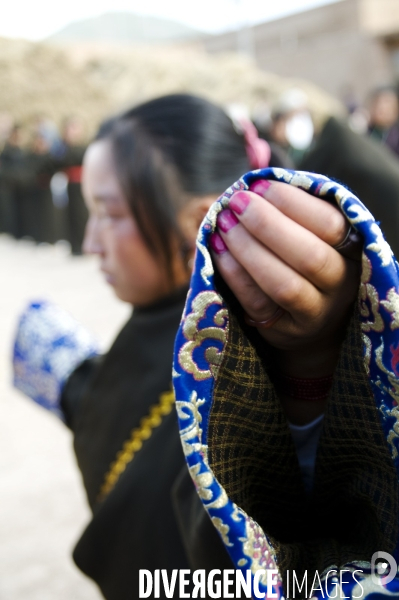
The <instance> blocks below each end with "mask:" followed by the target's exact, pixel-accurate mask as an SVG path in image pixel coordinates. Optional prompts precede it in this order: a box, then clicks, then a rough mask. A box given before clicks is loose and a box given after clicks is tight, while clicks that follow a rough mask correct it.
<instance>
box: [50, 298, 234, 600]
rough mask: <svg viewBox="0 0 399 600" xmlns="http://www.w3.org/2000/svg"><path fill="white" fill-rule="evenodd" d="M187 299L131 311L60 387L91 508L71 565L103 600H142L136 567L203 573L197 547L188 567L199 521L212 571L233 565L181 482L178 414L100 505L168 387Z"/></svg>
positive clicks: (165, 421)
mask: <svg viewBox="0 0 399 600" xmlns="http://www.w3.org/2000/svg"><path fill="white" fill-rule="evenodd" d="M184 299H185V293H184V294H180V295H178V297H175V298H173V299H169V300H167V301H164V302H163V303H161V304H159V305H157V306H153V307H152V308H150V309H145V310H138V309H136V310H135V311H134V313H133V316H132V317H131V319H130V320H129V321H128V322H127V324H126V325H125V327H124V328H123V329H122V331H121V332H120V334H119V335H118V337H117V339H116V340H115V343H114V344H113V346H112V348H111V350H110V351H109V353H108V354H107V355H105V356H104V357H101V358H96V359H94V360H93V359H92V360H89V361H86V362H84V363H83V364H82V365H81V366H80V367H79V368H78V369H77V370H76V371H75V372H74V373H73V374H72V375H71V377H70V378H69V380H68V382H67V384H66V386H65V388H64V393H63V398H62V407H63V410H64V413H65V416H66V419H67V423H68V425H69V426H70V427H71V429H72V430H73V433H74V447H75V452H76V457H77V461H78V464H79V467H80V470H81V472H82V476H83V482H84V485H85V488H86V492H87V496H88V500H89V503H90V506H91V508H92V511H93V517H92V520H91V521H90V523H89V524H88V526H87V528H86V530H85V531H84V532H83V535H82V537H81V538H80V540H79V542H78V544H77V546H76V548H75V551H74V560H75V562H76V564H77V565H78V567H79V568H80V569H81V570H82V571H83V572H84V573H86V575H88V576H89V577H91V578H92V579H94V580H95V581H96V582H97V583H98V585H99V586H100V588H101V591H102V592H103V594H104V596H105V597H106V598H107V599H108V600H128V599H129V600H132V599H134V598H138V594H139V569H148V570H150V571H154V570H155V569H169V570H171V569H184V568H190V567H191V568H193V569H195V568H200V566H203V562H204V560H203V559H204V558H205V555H204V556H202V553H201V552H200V556H199V557H198V556H197V559H195V553H196V549H195V548H194V549H193V550H194V554H193V556H194V562H190V558H192V557H191V556H190V546H191V537H190V536H191V535H192V532H191V531H190V529H191V528H192V526H193V524H195V523H197V521H198V518H199V519H200V520H202V521H203V523H204V525H202V530H204V531H205V534H204V537H203V538H202V539H203V540H206V547H207V548H212V552H213V553H214V552H215V548H216V549H217V552H216V555H215V554H212V553H211V556H212V559H211V565H209V566H210V567H212V566H213V567H215V568H223V567H224V566H225V563H226V564H228V565H231V563H230V562H229V559H228V557H227V553H226V551H225V549H224V547H223V545H222V542H221V541H220V540H219V538H218V535H217V533H216V531H215V530H214V528H213V526H212V525H211V523H210V520H209V518H208V516H207V515H206V513H205V511H204V509H203V508H202V505H201V503H200V501H199V499H198V497H197V494H196V492H195V490H194V487H193V484H192V482H191V479H190V478H189V477H188V474H187V477H188V478H186V477H185V476H184V473H187V468H186V466H185V461H184V456H183V451H182V448H181V443H180V438H179V434H178V427H177V422H176V419H177V417H176V412H175V410H174V409H173V411H172V412H171V413H170V414H169V415H167V416H166V417H164V418H163V421H162V423H161V425H160V426H159V427H157V428H155V429H154V430H153V432H152V435H151V437H150V438H149V439H148V440H146V441H145V442H144V444H143V447H142V449H141V450H140V451H139V452H138V453H137V454H136V455H135V457H134V458H133V460H132V461H131V462H130V463H129V464H128V465H127V468H126V470H125V471H124V472H123V473H122V475H121V476H120V479H119V480H118V482H117V484H116V486H115V487H114V489H113V490H112V491H111V492H110V493H109V495H108V496H107V497H106V498H105V500H103V501H99V500H98V493H99V490H100V487H101V485H102V483H103V480H104V475H105V473H106V472H107V471H108V469H109V467H110V464H111V463H112V462H113V461H114V460H115V457H116V454H117V452H118V451H120V450H121V448H122V446H123V443H124V442H125V440H126V439H128V438H129V436H130V432H131V430H132V428H134V427H137V426H138V425H139V423H140V420H141V418H142V417H144V416H146V415H147V414H148V411H149V408H150V406H152V405H154V404H157V402H158V399H159V396H160V394H161V393H162V392H165V391H168V390H169V389H170V387H171V363H172V355H173V344H174V338H175V334H176V330H177V328H178V325H179V321H180V318H181V314H182V312H183V307H184ZM179 474H181V475H179ZM180 479H181V481H182V482H183V487H182V486H181V485H180ZM173 487H175V492H174V493H172V488H173ZM172 496H174V498H173V497H172ZM177 505H180V506H177ZM193 507H194V508H193ZM179 528H180V529H179ZM181 528H183V531H182V529H181ZM194 529H197V527H196V525H195V527H194ZM182 533H183V535H182ZM197 554H198V552H197ZM201 556H202V559H201ZM198 560H199V561H200V562H198ZM201 560H202V562H201ZM207 560H208V562H209V558H207ZM205 562H206V561H205ZM162 597H164V596H163V595H162V587H161V598H162ZM175 597H176V598H177V597H178V589H176V592H175Z"/></svg>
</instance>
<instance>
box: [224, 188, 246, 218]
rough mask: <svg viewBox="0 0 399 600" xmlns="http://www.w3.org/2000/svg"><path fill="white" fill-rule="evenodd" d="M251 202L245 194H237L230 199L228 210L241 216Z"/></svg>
mask: <svg viewBox="0 0 399 600" xmlns="http://www.w3.org/2000/svg"><path fill="white" fill-rule="evenodd" d="M250 202H251V198H250V197H249V196H248V194H246V193H245V192H237V193H236V194H233V196H232V197H231V198H230V202H229V208H231V210H234V212H235V213H237V214H238V215H241V214H242V213H243V212H244V210H245V209H246V208H247V206H248V204H249V203H250Z"/></svg>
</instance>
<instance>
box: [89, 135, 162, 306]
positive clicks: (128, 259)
mask: <svg viewBox="0 0 399 600" xmlns="http://www.w3.org/2000/svg"><path fill="white" fill-rule="evenodd" d="M82 185H83V195H84V198H85V202H86V205H87V208H88V210H89V220H88V223H87V226H86V233H85V239H84V244H83V249H84V251H85V252H86V253H88V254H97V255H98V256H99V257H100V261H101V265H100V268H101V271H102V272H103V273H104V275H105V278H106V280H107V282H108V283H109V284H110V285H112V287H113V288H114V290H115V293H116V295H117V296H118V298H120V299H121V300H124V301H125V302H129V303H130V304H133V305H136V306H146V305H148V304H151V303H152V302H155V301H157V300H158V299H160V298H162V296H164V295H165V294H167V293H168V292H169V291H170V282H168V278H167V276H166V273H165V269H164V268H163V267H162V265H161V264H160V263H159V261H157V259H156V258H155V257H154V256H153V255H152V254H151V252H150V251H149V250H148V248H147V246H146V244H145V242H144V240H143V238H142V235H141V232H140V230H139V229H138V227H137V224H136V222H135V220H134V217H133V215H132V213H131V211H130V208H129V205H128V203H127V200H126V198H125V196H124V194H123V191H122V189H121V187H120V184H119V181H118V178H117V174H116V172H115V168H114V165H113V160H112V154H111V145H110V143H109V142H108V141H106V140H101V141H97V142H94V143H93V144H91V145H90V146H89V148H88V150H87V151H86V154H85V158H84V162H83V182H82Z"/></svg>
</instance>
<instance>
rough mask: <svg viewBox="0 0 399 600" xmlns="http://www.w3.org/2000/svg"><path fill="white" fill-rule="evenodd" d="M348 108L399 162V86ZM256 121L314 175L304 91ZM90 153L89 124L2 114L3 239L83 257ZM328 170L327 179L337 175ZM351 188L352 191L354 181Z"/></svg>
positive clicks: (356, 123)
mask: <svg viewBox="0 0 399 600" xmlns="http://www.w3.org/2000/svg"><path fill="white" fill-rule="evenodd" d="M344 104H345V106H346V110H347V120H346V125H347V126H348V128H349V129H350V130H352V131H353V132H355V133H356V134H357V135H359V134H360V136H363V137H365V136H367V137H370V138H371V139H373V140H374V141H375V142H377V143H378V144H379V145H383V146H385V147H386V148H388V149H389V151H390V152H391V153H392V155H394V156H396V158H397V157H398V156H399V96H398V90H397V89H396V88H395V87H393V86H384V87H380V88H378V89H375V90H373V91H372V92H371V93H370V95H369V98H368V101H367V102H366V103H365V104H364V105H361V104H359V103H358V102H356V101H355V100H354V98H353V97H352V96H351V94H350V93H348V94H346V95H345V97H344ZM252 118H253V120H254V122H255V124H256V126H257V128H258V131H259V134H260V136H261V137H264V138H265V139H267V140H268V141H269V142H272V143H273V145H274V147H275V148H277V149H280V150H281V151H282V154H283V155H284V164H286V166H287V167H291V168H299V169H308V170H310V169H313V170H316V167H317V165H315V164H314V162H313V160H312V158H310V160H309V157H312V153H313V155H314V153H315V152H318V151H319V146H320V139H322V138H323V135H324V134H323V127H324V126H325V124H324V125H323V127H322V128H321V129H320V128H319V127H318V126H317V124H316V125H315V123H314V120H313V118H312V114H311V111H310V109H309V106H308V99H307V96H306V94H305V93H304V92H303V91H302V90H300V89H297V88H292V89H290V90H289V91H287V92H285V93H284V94H282V95H281V96H280V98H279V99H278V100H277V101H276V102H275V103H274V105H273V106H269V105H267V104H266V103H265V104H262V105H261V106H258V107H257V108H256V109H255V111H254V112H253V114H252ZM84 152H85V124H84V123H83V122H82V120H81V119H79V118H78V117H75V116H71V117H69V118H67V119H66V120H65V121H64V123H63V124H62V126H61V127H60V128H57V126H56V125H55V123H54V122H52V121H51V119H49V118H48V117H46V116H44V115H42V116H39V117H37V118H36V120H35V121H34V123H33V126H32V125H31V126H30V127H29V128H28V127H26V126H23V125H19V124H18V123H15V122H13V119H12V117H11V116H10V115H9V114H7V113H2V114H0V233H8V234H10V235H12V236H13V237H15V238H16V239H21V238H28V239H31V240H34V241H35V242H37V243H43V242H47V243H55V242H56V241H57V240H66V241H68V242H69V244H70V246H71V252H72V253H73V254H77V255H78V254H80V253H81V251H82V241H83V235H84V228H85V224H86V221H87V210H86V207H85V205H84V202H83V200H82V194H81V185H80V184H81V172H82V160H83V155H84ZM327 163H328V165H329V164H330V163H331V160H330V158H329V159H328V161H327ZM323 167H324V168H325V169H326V166H324V164H323ZM327 171H328V169H327ZM327 171H323V172H325V173H326V174H328V175H330V176H332V177H334V176H337V175H336V174H334V173H333V172H327ZM338 177H339V174H338ZM345 183H347V185H349V186H350V187H351V181H346V182H345ZM354 191H357V190H356V189H355V190H354Z"/></svg>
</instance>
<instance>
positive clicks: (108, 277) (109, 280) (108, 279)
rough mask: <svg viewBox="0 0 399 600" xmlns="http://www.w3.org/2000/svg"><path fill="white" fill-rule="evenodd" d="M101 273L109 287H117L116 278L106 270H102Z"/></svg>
mask: <svg viewBox="0 0 399 600" xmlns="http://www.w3.org/2000/svg"><path fill="white" fill-rule="evenodd" d="M101 272H102V273H103V275H104V277H105V281H106V282H107V283H109V285H115V277H114V276H113V275H111V273H108V271H105V270H104V269H101Z"/></svg>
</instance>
